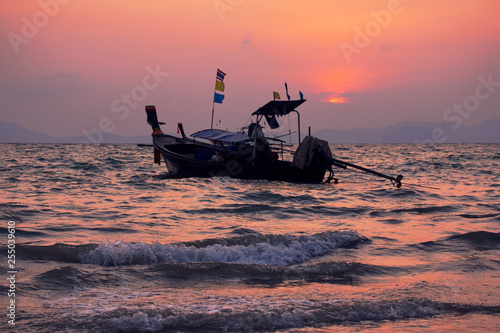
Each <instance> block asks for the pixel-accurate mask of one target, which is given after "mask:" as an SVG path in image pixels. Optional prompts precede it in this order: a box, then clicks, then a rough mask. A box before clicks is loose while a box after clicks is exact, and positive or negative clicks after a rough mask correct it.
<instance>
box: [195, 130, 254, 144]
mask: <svg viewBox="0 0 500 333" xmlns="http://www.w3.org/2000/svg"><path fill="white" fill-rule="evenodd" d="M191 136H192V137H194V138H202V139H206V140H213V141H220V142H230V143H239V142H246V141H248V140H249V137H248V135H247V134H245V133H237V132H229V131H223V130H220V129H206V130H203V131H199V132H196V133H194V134H191Z"/></svg>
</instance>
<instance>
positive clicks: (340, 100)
mask: <svg viewBox="0 0 500 333" xmlns="http://www.w3.org/2000/svg"><path fill="white" fill-rule="evenodd" d="M328 101H329V102H330V103H335V104H344V103H347V100H346V99H345V98H344V97H338V96H337V97H332V98H330V99H329V100H328Z"/></svg>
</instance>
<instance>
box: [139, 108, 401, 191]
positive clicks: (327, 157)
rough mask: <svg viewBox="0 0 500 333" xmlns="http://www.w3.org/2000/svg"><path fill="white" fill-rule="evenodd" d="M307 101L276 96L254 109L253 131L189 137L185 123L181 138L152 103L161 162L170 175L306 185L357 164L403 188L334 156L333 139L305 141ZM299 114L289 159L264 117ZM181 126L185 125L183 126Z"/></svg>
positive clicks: (157, 157) (394, 180) (150, 115)
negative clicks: (267, 131)
mask: <svg viewBox="0 0 500 333" xmlns="http://www.w3.org/2000/svg"><path fill="white" fill-rule="evenodd" d="M304 102H305V100H304V99H301V100H288V101H284V100H283V101H282V100H273V101H270V102H268V103H267V104H265V105H264V106H262V107H260V108H259V109H258V110H256V111H255V112H253V113H252V116H255V122H253V123H252V124H250V126H248V131H247V132H230V131H224V130H220V129H213V128H212V129H207V130H203V131H199V132H196V133H194V134H192V135H191V138H189V137H187V136H186V135H185V133H184V129H183V128H182V126H179V130H180V133H181V137H176V136H173V135H169V134H164V133H163V131H162V130H161V128H160V122H159V121H158V116H157V112H156V107H155V106H154V105H147V106H146V113H147V120H148V123H149V124H150V125H151V127H152V129H153V133H152V140H153V146H154V149H155V160H156V161H157V162H159V161H160V157H161V156H162V157H163V159H164V161H165V164H166V166H167V169H168V171H169V173H173V174H177V175H179V176H184V177H214V176H228V177H233V178H239V179H267V180H279V181H288V182H300V183H321V182H330V181H332V180H334V181H335V182H337V179H336V178H334V172H333V169H332V166H335V167H339V168H344V169H345V168H347V167H351V168H355V169H359V170H362V171H365V172H368V173H371V174H374V175H376V176H379V177H383V178H386V179H389V180H390V181H391V182H392V184H393V185H394V186H397V187H400V186H401V179H402V178H403V176H401V175H399V176H397V177H392V176H387V175H384V174H382V173H379V172H376V171H373V170H370V169H366V168H364V167H360V166H358V165H355V164H352V163H348V162H345V161H341V160H338V159H335V158H333V157H332V153H331V151H330V147H329V145H328V142H326V141H324V140H321V139H318V138H315V137H313V136H310V135H309V136H306V137H305V138H304V140H302V141H301V137H300V114H299V112H298V111H297V110H296V108H297V107H298V106H299V105H301V104H302V103H304ZM291 112H296V113H297V122H298V126H297V128H298V138H299V146H298V148H297V149H296V150H295V151H294V152H292V154H293V160H292V161H289V160H287V159H286V158H284V156H285V153H286V150H287V149H286V147H285V145H284V141H282V140H280V139H277V138H271V137H266V136H264V134H263V131H262V129H263V126H262V125H261V124H263V123H264V121H263V119H265V120H266V121H267V123H268V125H270V124H272V123H273V122H275V121H276V117H282V116H286V115H288V114H290V113H291ZM179 125H180V124H179Z"/></svg>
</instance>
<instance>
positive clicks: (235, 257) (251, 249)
mask: <svg viewBox="0 0 500 333" xmlns="http://www.w3.org/2000/svg"><path fill="white" fill-rule="evenodd" d="M367 241H368V239H367V238H366V237H364V236H361V235H359V234H358V233H357V232H355V231H336V232H323V233H318V234H315V235H301V236H294V235H262V234H249V235H244V236H238V237H231V238H222V239H212V240H204V241H200V242H191V243H181V244H160V243H153V244H146V243H142V242H136V243H130V242H123V241H119V242H112V243H106V244H101V245H99V246H97V247H96V248H95V249H93V250H91V251H90V252H88V253H85V254H82V255H81V256H80V258H81V261H82V262H83V263H87V264H96V265H102V266H120V265H134V264H151V263H157V262H223V263H239V264H267V265H280V266H286V265H293V264H299V263H303V262H305V261H307V260H309V259H311V258H314V257H319V256H324V255H327V254H330V253H332V252H333V251H334V250H335V249H336V248H339V247H349V246H353V245H356V244H359V243H363V242H367Z"/></svg>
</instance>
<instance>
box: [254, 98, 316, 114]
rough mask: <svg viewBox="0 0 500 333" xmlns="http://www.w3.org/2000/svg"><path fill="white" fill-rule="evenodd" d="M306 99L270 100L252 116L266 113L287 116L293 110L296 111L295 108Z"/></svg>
mask: <svg viewBox="0 0 500 333" xmlns="http://www.w3.org/2000/svg"><path fill="white" fill-rule="evenodd" d="M305 101H306V100H305V99H299V100H294V101H270V102H269V103H267V104H266V105H264V106H262V107H260V108H259V109H258V110H257V111H255V112H254V113H252V116H255V115H264V116H286V115H287V114H289V113H290V112H292V111H295V108H296V107H298V106H299V105H301V104H302V103H304V102H305Z"/></svg>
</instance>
